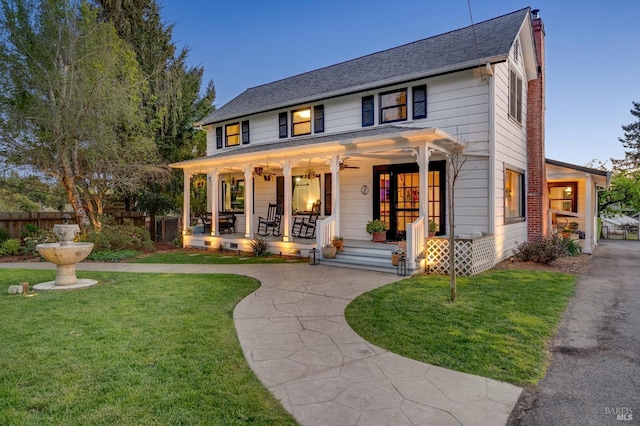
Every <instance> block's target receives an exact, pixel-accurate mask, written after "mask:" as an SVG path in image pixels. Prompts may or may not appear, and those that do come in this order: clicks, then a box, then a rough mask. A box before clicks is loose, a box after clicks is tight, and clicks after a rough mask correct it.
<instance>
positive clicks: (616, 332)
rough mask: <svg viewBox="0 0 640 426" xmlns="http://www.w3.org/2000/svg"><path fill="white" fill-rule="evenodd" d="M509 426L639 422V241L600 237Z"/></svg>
mask: <svg viewBox="0 0 640 426" xmlns="http://www.w3.org/2000/svg"><path fill="white" fill-rule="evenodd" d="M551 356H552V361H551V366H550V368H549V370H548V371H547V375H546V376H545V378H544V379H543V380H541V381H540V383H539V384H538V387H537V388H533V389H527V390H525V392H523V393H522V395H521V397H520V400H519V402H518V404H517V406H516V408H515V409H514V411H513V412H512V413H511V416H510V418H509V423H508V424H509V425H527V426H528V425H545V426H547V425H581V426H583V425H598V426H600V425H621V424H633V425H638V424H640V243H638V242H637V241H610V240H609V241H603V242H602V243H601V245H600V246H599V247H598V248H597V249H596V251H595V252H594V254H593V259H592V261H591V267H590V268H589V271H588V273H587V274H585V275H584V276H583V277H581V278H580V279H579V280H578V284H577V288H576V295H575V297H574V298H573V299H572V300H571V302H570V304H569V307H568V309H567V312H565V315H564V317H563V319H562V321H561V323H560V326H559V329H558V335H557V337H556V338H555V339H554V341H553V342H552V345H551Z"/></svg>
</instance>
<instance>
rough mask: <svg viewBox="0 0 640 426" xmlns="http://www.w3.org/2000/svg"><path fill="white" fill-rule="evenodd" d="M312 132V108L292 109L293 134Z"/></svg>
mask: <svg viewBox="0 0 640 426" xmlns="http://www.w3.org/2000/svg"><path fill="white" fill-rule="evenodd" d="M309 134H311V108H302V109H298V110H295V111H291V136H301V135H309Z"/></svg>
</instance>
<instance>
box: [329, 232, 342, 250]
mask: <svg viewBox="0 0 640 426" xmlns="http://www.w3.org/2000/svg"><path fill="white" fill-rule="evenodd" d="M331 244H332V245H333V246H334V247H335V248H336V249H337V250H338V251H339V252H341V251H343V250H344V237H343V236H341V235H334V236H333V238H331Z"/></svg>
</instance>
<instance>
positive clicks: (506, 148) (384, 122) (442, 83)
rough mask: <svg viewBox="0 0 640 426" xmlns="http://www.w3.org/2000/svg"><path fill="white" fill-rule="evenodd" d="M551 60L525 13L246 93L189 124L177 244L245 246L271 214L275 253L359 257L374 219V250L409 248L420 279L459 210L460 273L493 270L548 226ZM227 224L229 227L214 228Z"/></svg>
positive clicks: (439, 256) (534, 21)
mask: <svg viewBox="0 0 640 426" xmlns="http://www.w3.org/2000/svg"><path fill="white" fill-rule="evenodd" d="M543 49H544V28H543V27H542V22H541V20H540V18H539V17H538V16H537V11H533V13H532V11H531V10H530V9H528V8H527V9H522V10H518V11H515V12H513V13H509V14H507V15H503V16H499V17H497V18H494V19H490V20H488V21H484V22H481V23H478V24H475V25H474V26H469V27H466V28H462V29H458V30H454V31H451V32H448V33H445V34H441V35H437V36H433V37H429V38H425V39H423V40H419V41H416V42H413V43H409V44H406V45H403V46H398V47H395V48H392V49H388V50H384V51H381V52H377V53H372V54H370V55H367V56H363V57H360V58H356V59H353V60H350V61H347V62H343V63H339V64H336V65H332V66H328V67H325V68H321V69H318V70H314V71H310V72H307V73H304V74H300V75H296V76H293V77H290V78H286V79H283V80H279V81H275V82H272V83H268V84H264V85H262V86H258V87H253V88H250V89H247V90H246V91H245V92H243V93H241V94H240V95H238V96H237V97H236V98H234V99H233V100H231V101H230V102H228V103H227V104H225V105H223V106H222V107H221V108H219V109H217V110H216V111H215V112H213V113H212V114H211V115H210V116H208V117H206V118H205V119H203V120H202V121H201V122H199V123H196V125H197V126H201V128H202V129H204V130H205V131H206V132H207V155H206V156H205V157H202V158H197V159H194V160H189V161H184V162H180V163H176V164H172V167H176V168H180V169H182V170H184V176H185V180H184V191H185V197H184V229H183V233H184V243H185V244H186V245H189V246H201V247H205V246H211V247H218V246H220V245H227V246H232V247H237V248H239V249H246V248H247V246H248V243H249V240H251V239H253V238H254V237H255V236H256V234H257V232H258V229H259V228H260V226H261V221H264V218H265V217H266V216H267V213H268V207H269V205H270V204H276V205H278V206H280V207H281V208H280V210H278V213H279V217H278V220H279V224H278V232H271V233H270V235H268V236H267V239H268V241H269V244H270V245H271V251H272V252H276V253H277V252H281V253H287V254H288V253H289V252H297V251H299V250H302V251H304V250H309V249H312V248H314V247H317V248H319V247H322V246H324V245H325V244H327V243H328V242H329V240H330V239H331V237H332V236H335V235H340V236H343V237H344V238H345V240H346V241H347V246H349V243H351V245H354V246H357V245H358V243H359V242H363V243H364V242H366V241H370V240H371V236H370V235H369V234H368V233H367V232H366V230H365V227H366V224H367V223H368V222H369V221H371V220H372V219H380V220H382V221H383V222H385V223H386V225H387V235H386V237H387V243H388V244H386V245H385V243H382V244H379V245H378V246H376V247H379V248H383V249H385V250H387V251H391V250H392V249H393V244H394V243H395V242H396V241H398V240H401V241H405V242H406V245H407V260H408V266H409V269H410V270H412V271H416V270H419V268H420V267H421V266H425V265H424V264H425V263H428V264H429V266H430V267H434V265H437V264H438V262H440V263H442V262H443V259H444V258H445V257H447V249H446V247H445V245H444V243H445V242H446V238H445V236H446V235H448V234H449V233H450V232H451V228H450V226H449V225H450V224H451V221H452V218H451V215H450V213H449V210H448V206H449V201H450V200H451V198H453V201H454V203H453V208H454V212H455V213H454V219H453V223H454V225H455V228H454V229H453V232H454V234H455V237H456V239H457V240H458V241H460V242H461V244H462V246H461V247H462V248H461V252H460V256H462V255H463V254H462V251H464V252H465V253H466V252H468V254H467V255H466V256H468V259H466V260H464V262H466V263H469V265H470V266H469V267H468V269H469V271H467V272H471V273H476V272H479V271H481V270H485V269H488V268H490V267H492V266H493V265H494V264H495V262H496V261H497V260H500V259H503V258H505V257H507V256H509V255H511V254H512V249H513V248H514V247H515V245H516V243H517V242H523V241H525V240H527V239H528V238H530V237H531V236H532V235H533V236H535V235H542V234H543V233H545V232H546V228H547V226H548V224H547V223H546V213H545V212H546V210H548V194H547V193H546V191H547V189H546V178H545V158H544V79H543V77H544V64H543V58H544V51H543ZM454 175H455V186H454V191H449V188H450V187H451V185H452V178H453V177H454ZM195 179H199V181H200V182H205V179H206V188H207V189H206V192H207V196H208V210H209V211H210V212H211V216H212V218H211V219H212V220H211V225H210V228H206V230H204V229H203V231H205V232H200V231H201V229H200V228H198V229H197V231H196V232H191V231H190V229H189V225H190V224H191V220H190V219H191V213H190V201H189V200H190V197H189V194H190V192H191V188H192V186H193V185H194V180H195ZM452 192H453V195H452ZM314 204H315V205H317V204H319V205H320V211H319V219H318V221H317V223H316V226H315V229H314V232H313V233H312V234H311V235H306V236H307V237H310V238H300V237H299V236H298V235H297V234H296V232H295V229H294V224H295V223H296V221H297V220H300V219H301V218H304V217H305V215H307V214H308V211H309V210H311V209H312V207H313V205H314ZM227 213H233V214H234V216H235V218H236V223H235V226H234V228H233V229H231V230H229V229H227V228H226V227H225V229H224V230H223V229H221V228H222V227H221V225H220V223H221V222H220V217H221V216H223V215H226V214H227ZM261 218H262V219H261ZM429 221H433V222H435V223H436V224H437V226H438V230H437V235H436V236H435V237H432V238H429V235H428V222H429ZM528 228H529V229H528ZM227 231H231V232H230V233H227ZM272 234H276V235H272ZM465 244H466V246H464V245H465ZM463 246H464V247H466V248H464V247H463ZM456 255H457V256H458V253H456ZM340 256H342V255H339V256H338V257H340ZM445 268H446V267H445ZM435 270H436V271H438V268H437V267H435Z"/></svg>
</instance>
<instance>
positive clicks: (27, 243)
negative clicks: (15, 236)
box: [21, 223, 58, 254]
mask: <svg viewBox="0 0 640 426" xmlns="http://www.w3.org/2000/svg"><path fill="white" fill-rule="evenodd" d="M24 227H25V230H24V231H23V232H22V234H21V235H22V252H23V253H27V254H29V253H35V252H36V251H37V249H36V246H37V245H38V244H45V243H56V242H58V239H57V238H56V235H55V234H54V233H53V229H46V230H45V229H41V228H39V227H37V226H36V225H32V224H30V223H27V224H26V225H25V226H24Z"/></svg>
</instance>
